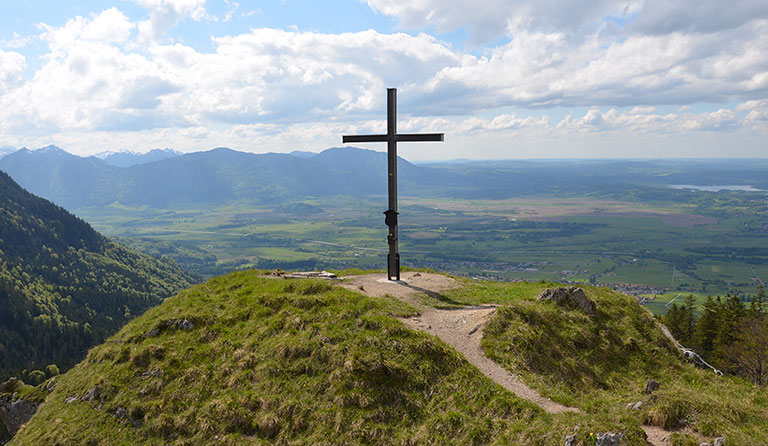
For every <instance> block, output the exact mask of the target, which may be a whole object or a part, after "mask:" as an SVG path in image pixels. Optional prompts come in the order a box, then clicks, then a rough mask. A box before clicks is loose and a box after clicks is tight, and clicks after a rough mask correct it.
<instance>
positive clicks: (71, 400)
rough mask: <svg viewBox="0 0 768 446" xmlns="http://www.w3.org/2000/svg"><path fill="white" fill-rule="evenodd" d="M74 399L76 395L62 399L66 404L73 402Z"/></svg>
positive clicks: (75, 399)
mask: <svg viewBox="0 0 768 446" xmlns="http://www.w3.org/2000/svg"><path fill="white" fill-rule="evenodd" d="M75 401H77V397H76V396H70V397H69V398H67V399H65V400H64V402H65V403H67V404H69V403H74V402H75Z"/></svg>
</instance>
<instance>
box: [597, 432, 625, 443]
mask: <svg viewBox="0 0 768 446" xmlns="http://www.w3.org/2000/svg"><path fill="white" fill-rule="evenodd" d="M622 438H624V434H623V433H622V432H598V433H597V441H596V442H595V446H619V442H620V441H621V439H622Z"/></svg>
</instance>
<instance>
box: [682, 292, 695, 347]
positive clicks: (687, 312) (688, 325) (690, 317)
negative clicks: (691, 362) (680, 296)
mask: <svg viewBox="0 0 768 446" xmlns="http://www.w3.org/2000/svg"><path fill="white" fill-rule="evenodd" d="M695 307H696V297H695V296H694V295H693V294H689V295H688V297H686V298H685V303H684V304H683V306H682V308H681V309H680V312H681V317H680V319H681V320H680V324H681V327H680V329H681V331H682V336H681V337H680V339H679V340H680V342H681V343H682V344H683V345H685V346H688V347H691V348H693V347H694V344H695V340H694V339H695V334H696V314H695V312H694V309H695Z"/></svg>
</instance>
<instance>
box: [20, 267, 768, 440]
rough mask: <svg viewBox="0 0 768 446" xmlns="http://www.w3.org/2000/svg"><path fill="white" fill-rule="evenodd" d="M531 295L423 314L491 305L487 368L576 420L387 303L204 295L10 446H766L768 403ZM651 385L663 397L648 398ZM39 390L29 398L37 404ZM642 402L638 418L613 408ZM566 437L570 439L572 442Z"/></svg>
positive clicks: (467, 298)
mask: <svg viewBox="0 0 768 446" xmlns="http://www.w3.org/2000/svg"><path fill="white" fill-rule="evenodd" d="M550 286H553V284H545V283H517V284H498V283H490V282H472V281H468V280H467V281H464V282H463V286H462V287H461V288H460V289H457V290H452V291H448V292H445V293H443V294H442V295H433V296H432V297H430V298H427V297H426V296H425V298H424V302H425V303H432V304H435V305H445V304H446V303H448V304H450V305H461V304H471V303H481V302H495V303H499V304H502V305H505V306H503V307H501V308H500V309H499V311H498V313H497V315H496V316H494V318H493V320H492V321H491V323H490V325H489V326H488V327H487V328H486V331H485V339H484V348H485V350H486V353H487V354H488V355H489V356H491V357H492V358H494V359H495V360H496V361H497V362H499V363H501V364H502V365H504V366H506V367H507V368H509V369H510V370H513V371H515V372H519V373H521V374H522V376H523V378H524V379H525V380H526V381H527V382H528V383H529V384H530V385H531V386H533V387H536V388H537V389H538V390H539V391H540V392H541V393H542V394H544V395H546V396H550V397H551V398H553V399H555V400H557V401H559V402H562V403H565V404H568V405H572V406H576V407H578V408H579V409H580V410H581V412H579V413H570V412H566V413H562V414H558V415H550V414H547V413H545V412H544V411H543V410H541V409H540V408H538V407H536V406H534V405H533V404H532V403H529V402H526V401H523V400H520V399H518V398H517V397H516V396H514V395H513V394H510V393H509V392H507V391H505V390H503V389H502V388H501V387H499V386H498V385H496V384H494V383H492V382H491V381H490V380H489V379H488V378H486V377H485V376H483V375H482V374H481V373H480V372H479V370H477V369H476V368H475V367H474V366H472V365H470V364H469V363H468V362H467V361H466V360H465V359H464V358H463V357H461V356H460V355H458V354H457V353H456V352H455V351H454V350H452V349H451V348H450V347H448V346H447V345H445V344H444V343H442V342H441V341H439V340H438V339H436V338H434V337H432V336H429V335H426V334H423V333H421V332H415V331H412V330H410V329H408V328H406V326H405V325H404V324H402V323H401V322H400V321H398V320H397V319H396V318H395V317H402V316H408V315H412V314H414V312H415V310H414V309H413V308H411V307H409V306H408V305H406V304H404V303H402V302H401V301H400V300H397V299H394V298H390V297H384V298H369V297H366V296H364V295H362V294H359V293H355V292H351V291H347V290H345V289H342V288H340V287H334V286H332V285H331V284H330V283H328V282H320V281H313V280H306V281H302V280H283V279H279V278H268V277H264V276H262V275H261V273H260V272H258V271H243V272H236V273H232V274H230V275H227V276H221V277H217V278H215V279H212V280H211V281H209V282H207V283H205V284H202V285H198V286H195V287H193V288H190V289H188V290H185V291H183V292H181V293H179V294H178V295H177V296H174V297H172V298H169V299H166V300H165V302H163V304H161V305H159V306H157V307H155V308H153V309H151V310H149V311H148V312H147V313H146V314H144V315H142V316H140V317H138V318H136V319H135V320H133V321H132V322H130V323H129V324H127V325H126V326H125V327H124V328H123V329H122V330H121V331H120V332H119V333H117V334H116V335H115V336H113V337H112V338H111V339H109V340H108V342H106V343H105V344H103V345H101V346H99V347H96V348H94V349H92V350H91V351H90V352H89V354H88V356H87V358H86V360H85V361H83V362H82V363H80V364H79V365H78V366H76V367H75V368H73V369H72V370H70V371H69V372H68V373H67V374H66V375H64V376H61V377H59V378H58V379H57V380H56V387H55V388H54V389H53V390H52V391H51V392H49V393H48V392H46V391H44V390H43V393H47V394H48V396H47V398H46V400H45V403H44V404H43V406H42V407H41V408H40V410H39V411H38V413H37V414H36V415H35V416H34V417H33V418H32V420H31V421H30V422H29V423H28V424H27V426H26V427H25V428H23V429H22V430H21V431H20V433H19V434H17V436H16V438H15V439H14V440H13V441H12V442H11V444H12V445H22V444H60V445H70V444H71V445H75V444H77V445H79V444H98V445H140V444H142V445H166V444H167V445H193V444H213V443H215V444H225V445H246V444H247V445H251V444H265V445H266V444H312V445H315V444H321V445H322V444H326V445H330V444H376V445H385V444H386V445H389V444H400V445H416V444H475V445H481V444H498V445H502V444H504V445H505V444H520V445H562V444H563V443H564V440H565V438H566V436H568V435H571V434H573V433H574V432H576V435H577V437H576V442H575V443H574V444H575V445H582V446H585V445H593V444H595V440H596V433H597V432H606V431H612V432H622V433H623V434H624V438H623V439H622V440H621V445H622V446H640V445H645V444H646V443H645V433H644V432H643V427H642V425H643V424H651V425H658V426H664V427H667V428H670V429H677V428H686V429H687V430H682V431H681V433H679V434H674V435H673V438H672V443H670V444H674V445H689V444H695V445H697V444H699V443H700V442H701V441H711V440H712V438H713V437H715V436H719V435H725V436H726V437H727V438H728V444H730V445H751V444H760V441H762V439H764V438H766V435H767V434H768V426H767V425H768V423H767V422H766V419H768V393H767V392H766V390H765V389H759V388H756V387H754V386H752V385H751V384H748V383H746V382H744V381H742V380H739V379H735V378H728V377H718V376H716V375H714V374H712V373H711V372H705V371H701V370H697V369H695V368H693V367H692V366H690V365H688V364H686V363H684V362H682V361H681V359H680V358H679V357H678V356H677V354H676V353H675V352H674V349H673V347H672V346H671V345H670V344H669V342H668V341H667V340H666V338H665V337H664V336H663V335H662V334H661V332H660V331H659V329H658V326H657V325H656V324H655V322H654V320H653V319H652V318H651V317H650V315H649V314H648V313H647V312H646V311H645V310H644V309H642V308H641V307H640V306H639V305H637V304H636V302H634V301H633V300H631V299H630V298H629V297H627V296H623V295H621V294H618V293H614V292H611V291H609V290H604V289H594V288H587V293H588V295H589V297H590V298H592V299H593V300H594V301H595V302H596V304H597V314H596V315H595V316H587V315H585V314H583V313H581V312H579V311H578V310H568V309H565V308H562V307H560V306H557V305H555V304H552V303H546V302H537V301H535V296H536V295H537V294H538V293H539V292H540V291H541V290H543V289H545V288H547V287H550ZM648 378H654V379H656V380H657V381H660V382H661V388H660V389H659V390H657V391H656V392H654V393H652V394H645V393H644V392H643V388H644V386H645V382H646V380H647V379H648ZM41 388H42V387H41ZM638 401H642V404H641V407H640V408H639V409H637V410H635V409H629V408H627V407H626V406H627V403H632V404H635V403H636V402H638ZM577 427H578V429H577Z"/></svg>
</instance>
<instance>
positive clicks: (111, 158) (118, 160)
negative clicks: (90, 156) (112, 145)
mask: <svg viewBox="0 0 768 446" xmlns="http://www.w3.org/2000/svg"><path fill="white" fill-rule="evenodd" d="M181 155H183V153H181V152H177V151H176V150H173V149H168V148H165V149H152V150H150V151H149V152H147V153H139V152H133V151H124V152H100V153H97V154H96V155H94V157H95V158H98V159H101V160H104V162H105V163H107V164H109V165H110V166H117V167H131V166H135V165H137V164H146V163H151V162H152V161H160V160H164V159H166V158H174V157H177V156H181Z"/></svg>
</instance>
